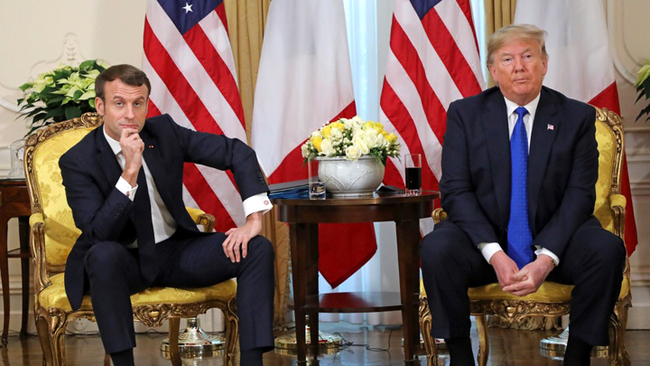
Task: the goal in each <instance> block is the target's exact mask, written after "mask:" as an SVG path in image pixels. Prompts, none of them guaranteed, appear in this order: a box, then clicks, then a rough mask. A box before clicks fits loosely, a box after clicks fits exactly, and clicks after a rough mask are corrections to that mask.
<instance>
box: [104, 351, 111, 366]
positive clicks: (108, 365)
mask: <svg viewBox="0 0 650 366" xmlns="http://www.w3.org/2000/svg"><path fill="white" fill-rule="evenodd" d="M104 366H111V355H110V354H108V353H104Z"/></svg>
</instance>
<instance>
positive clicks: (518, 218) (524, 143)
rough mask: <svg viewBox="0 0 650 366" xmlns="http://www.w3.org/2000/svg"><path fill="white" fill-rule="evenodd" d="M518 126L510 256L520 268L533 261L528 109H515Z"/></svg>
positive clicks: (513, 152)
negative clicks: (529, 219) (528, 179)
mask: <svg viewBox="0 0 650 366" xmlns="http://www.w3.org/2000/svg"><path fill="white" fill-rule="evenodd" d="M515 113H517V116H518V117H517V123H516V124H515V129H514V131H512V136H511V137H510V160H511V171H512V172H511V174H512V175H511V181H510V220H509V221H508V256H510V258H512V260H514V261H515V263H517V266H518V267H519V269H521V268H523V267H524V266H525V265H526V264H528V263H530V262H532V261H533V249H532V243H533V235H532V234H531V232H530V228H529V226H528V199H527V197H526V176H527V174H528V137H527V135H526V126H524V116H525V115H527V114H528V111H527V110H526V108H524V107H519V108H517V109H516V110H515Z"/></svg>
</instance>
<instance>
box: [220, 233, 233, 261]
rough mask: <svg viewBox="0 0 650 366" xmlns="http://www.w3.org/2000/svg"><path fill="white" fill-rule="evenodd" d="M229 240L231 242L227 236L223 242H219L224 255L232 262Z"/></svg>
mask: <svg viewBox="0 0 650 366" xmlns="http://www.w3.org/2000/svg"><path fill="white" fill-rule="evenodd" d="M230 242H231V240H230V237H227V238H226V240H224V241H223V244H221V246H222V247H223V252H224V254H225V255H226V257H228V259H230V261H231V262H233V258H232V256H231V253H232V249H231V248H230Z"/></svg>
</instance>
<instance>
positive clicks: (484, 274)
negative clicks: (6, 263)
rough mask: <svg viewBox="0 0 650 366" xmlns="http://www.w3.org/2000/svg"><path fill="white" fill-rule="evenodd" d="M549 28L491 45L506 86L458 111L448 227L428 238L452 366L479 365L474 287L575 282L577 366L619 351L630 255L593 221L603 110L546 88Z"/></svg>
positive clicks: (504, 34)
mask: <svg viewBox="0 0 650 366" xmlns="http://www.w3.org/2000/svg"><path fill="white" fill-rule="evenodd" d="M545 33H546V32H544V31H543V30H541V29H539V28H537V27H535V26H532V25H511V26H507V27H505V28H502V29H500V30H498V31H497V32H495V33H494V34H493V35H492V37H491V38H490V40H489V43H488V61H487V64H488V68H489V70H490V74H491V75H492V77H493V78H494V81H495V82H496V84H497V86H496V87H494V88H491V89H488V90H486V91H484V92H482V93H480V94H478V95H476V96H472V97H469V98H465V99H462V100H458V101H456V102H453V103H452V104H451V105H450V106H449V110H448V112H447V131H446V133H445V137H444V144H443V150H442V173H443V174H442V179H441V181H440V191H441V194H442V198H441V204H442V207H443V208H444V209H445V211H446V212H447V215H448V218H447V220H444V221H443V222H441V223H440V224H437V225H436V227H435V229H434V231H433V232H432V233H430V234H428V235H427V236H425V237H424V239H423V240H422V244H421V248H420V254H421V257H422V272H423V278H424V286H425V288H426V291H427V294H428V299H429V306H430V308H431V313H432V315H433V316H432V330H431V334H432V336H434V337H436V338H444V339H445V341H446V343H447V346H448V348H449V353H450V357H451V364H452V365H454V366H456V365H473V364H474V356H473V353H472V348H471V342H470V337H469V331H470V320H469V297H468V295H467V289H468V288H469V287H476V286H482V285H486V284H489V283H493V282H498V283H499V285H500V286H501V288H502V289H503V290H504V291H507V292H510V293H512V294H513V295H516V296H525V295H528V294H531V293H534V292H536V291H537V290H538V289H539V287H540V286H541V284H542V282H544V281H545V280H550V281H554V282H560V283H567V284H573V285H574V286H575V287H574V290H573V292H572V298H571V314H570V322H571V332H570V336H569V342H568V346H567V350H566V353H565V359H564V364H565V365H589V362H590V353H591V349H592V347H593V346H594V345H606V344H608V322H609V317H610V314H611V313H612V310H613V308H614V304H615V302H616V299H617V296H618V293H619V291H620V286H621V281H622V273H623V265H624V259H625V248H624V246H623V241H622V240H621V239H620V238H619V237H618V236H616V235H614V234H612V233H610V232H608V231H606V230H604V229H603V228H602V227H601V225H600V223H599V222H598V220H597V219H596V218H595V217H594V216H593V209H594V202H595V188H594V186H595V184H596V180H597V178H598V150H597V144H596V138H595V132H596V131H595V125H594V123H595V110H594V108H593V107H591V106H589V105H587V104H585V103H582V102H579V101H576V100H572V99H569V98H567V97H566V96H564V95H562V94H560V93H559V92H557V91H554V90H552V89H549V88H546V87H543V86H542V81H543V79H544V75H546V70H547V66H548V55H547V54H546V48H545V42H544V36H545Z"/></svg>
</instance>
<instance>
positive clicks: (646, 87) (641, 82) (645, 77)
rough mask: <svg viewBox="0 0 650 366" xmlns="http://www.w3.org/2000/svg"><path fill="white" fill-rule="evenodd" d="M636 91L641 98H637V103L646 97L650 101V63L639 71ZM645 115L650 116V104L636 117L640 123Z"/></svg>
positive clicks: (647, 118)
mask: <svg viewBox="0 0 650 366" xmlns="http://www.w3.org/2000/svg"><path fill="white" fill-rule="evenodd" d="M636 91H637V93H639V96H638V97H637V98H636V101H635V103H636V102H638V101H639V100H640V99H641V97H643V96H644V95H645V100H646V101H647V100H648V99H650V61H648V62H646V63H645V65H643V66H642V67H641V69H639V72H637V79H636ZM644 114H648V115H650V103H649V104H648V105H647V106H646V107H645V108H643V109H642V110H641V112H639V115H638V116H637V117H636V120H637V121H638V120H639V118H641V116H643V115H644ZM649 119H650V116H648V117H646V119H645V120H646V121H647V120H649Z"/></svg>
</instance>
